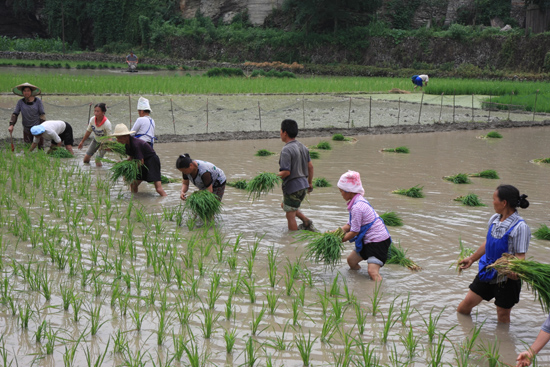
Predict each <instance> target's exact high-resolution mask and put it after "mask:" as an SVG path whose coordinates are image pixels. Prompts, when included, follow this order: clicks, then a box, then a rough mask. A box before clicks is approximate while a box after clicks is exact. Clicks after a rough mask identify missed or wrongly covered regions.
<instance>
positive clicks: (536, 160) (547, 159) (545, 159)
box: [533, 158, 550, 163]
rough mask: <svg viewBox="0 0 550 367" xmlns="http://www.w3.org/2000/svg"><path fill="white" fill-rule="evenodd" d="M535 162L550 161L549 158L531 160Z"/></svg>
mask: <svg viewBox="0 0 550 367" xmlns="http://www.w3.org/2000/svg"><path fill="white" fill-rule="evenodd" d="M533 162H535V163H550V158H537V159H535V160H533Z"/></svg>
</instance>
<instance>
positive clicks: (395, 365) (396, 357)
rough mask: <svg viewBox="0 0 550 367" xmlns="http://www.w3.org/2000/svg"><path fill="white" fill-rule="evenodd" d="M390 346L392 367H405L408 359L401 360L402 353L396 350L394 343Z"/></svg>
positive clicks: (408, 362)
mask: <svg viewBox="0 0 550 367" xmlns="http://www.w3.org/2000/svg"><path fill="white" fill-rule="evenodd" d="M392 346H393V347H392V348H390V355H389V357H388V358H389V359H390V363H391V365H390V366H392V367H406V366H408V365H409V364H410V361H409V360H408V359H407V360H405V361H403V360H402V355H401V354H400V353H399V352H398V351H397V346H396V345H395V343H393V344H392Z"/></svg>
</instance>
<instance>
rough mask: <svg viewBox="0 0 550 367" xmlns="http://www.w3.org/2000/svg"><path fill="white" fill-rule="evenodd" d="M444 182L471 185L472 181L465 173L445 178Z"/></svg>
mask: <svg viewBox="0 0 550 367" xmlns="http://www.w3.org/2000/svg"><path fill="white" fill-rule="evenodd" d="M443 179H444V180H446V181H449V182H452V183H455V184H470V183H472V181H470V179H469V178H468V175H467V174H465V173H458V174H456V175H454V176H444V177H443Z"/></svg>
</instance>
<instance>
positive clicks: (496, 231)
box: [457, 185, 531, 323]
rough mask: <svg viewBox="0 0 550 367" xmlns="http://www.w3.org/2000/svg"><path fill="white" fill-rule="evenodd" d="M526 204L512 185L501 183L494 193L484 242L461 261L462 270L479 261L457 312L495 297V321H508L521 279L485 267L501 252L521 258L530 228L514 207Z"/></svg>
mask: <svg viewBox="0 0 550 367" xmlns="http://www.w3.org/2000/svg"><path fill="white" fill-rule="evenodd" d="M518 207H520V208H522V209H526V208H527V207H529V201H527V195H521V196H520V194H519V190H518V189H517V188H515V187H514V186H512V185H500V186H499V187H497V189H496V190H495V192H494V193H493V208H494V210H495V214H494V215H493V216H492V217H491V219H490V220H489V223H488V226H489V228H488V231H487V238H486V240H485V242H484V243H483V244H482V245H481V246H480V247H479V248H478V249H477V250H476V252H474V253H473V254H472V255H470V256H468V257H466V258H465V259H464V260H462V261H461V262H460V263H459V265H461V266H460V268H461V269H468V268H469V267H470V266H472V264H473V263H474V262H476V261H477V260H479V272H478V274H477V276H476V277H475V279H474V281H473V282H472V284H470V290H469V291H468V294H466V297H465V298H464V300H463V301H462V302H460V304H459V305H458V308H457V311H458V312H459V313H461V314H464V315H469V314H470V313H471V312H472V309H473V308H474V307H476V306H477V305H479V304H480V303H481V301H483V300H485V301H490V300H491V299H493V298H494V299H495V305H496V306H497V318H498V322H501V323H510V313H511V311H512V307H514V305H515V304H516V303H518V302H519V294H520V292H521V280H520V279H518V277H517V275H516V274H512V275H508V276H507V277H499V276H497V272H496V270H495V269H487V266H488V265H491V264H493V263H494V262H495V261H496V260H498V259H499V258H500V257H501V256H502V254H504V253H508V254H511V255H514V256H515V257H517V258H518V259H521V260H524V259H525V254H526V253H527V249H528V248H529V239H530V238H531V230H530V229H529V226H528V225H527V224H526V223H525V221H524V220H523V218H522V217H520V216H519V214H518V211H517V208H518Z"/></svg>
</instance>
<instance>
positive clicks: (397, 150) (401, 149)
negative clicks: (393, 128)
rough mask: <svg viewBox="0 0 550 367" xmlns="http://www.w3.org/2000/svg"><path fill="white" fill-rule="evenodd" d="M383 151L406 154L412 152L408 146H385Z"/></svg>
mask: <svg viewBox="0 0 550 367" xmlns="http://www.w3.org/2000/svg"><path fill="white" fill-rule="evenodd" d="M382 151H383V152H390V153H404V154H408V153H410V151H409V148H407V147H397V148H384V149H382Z"/></svg>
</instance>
